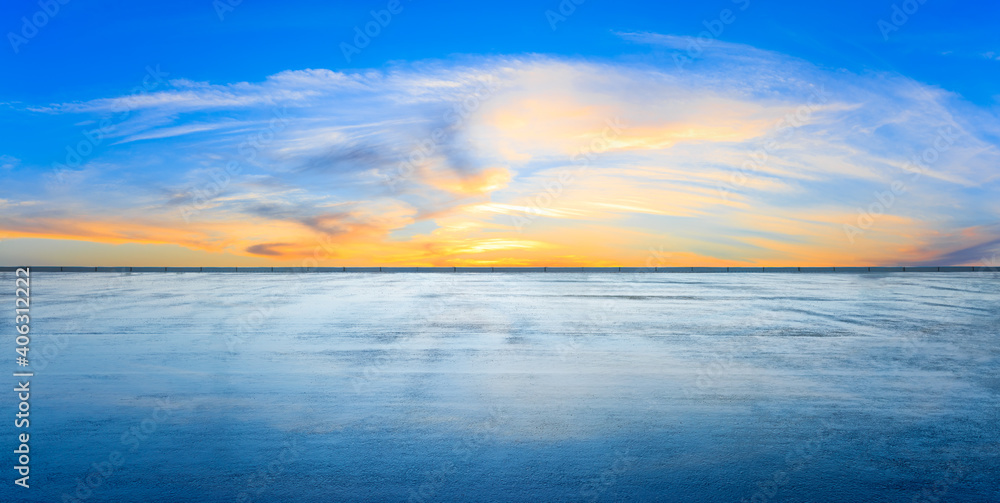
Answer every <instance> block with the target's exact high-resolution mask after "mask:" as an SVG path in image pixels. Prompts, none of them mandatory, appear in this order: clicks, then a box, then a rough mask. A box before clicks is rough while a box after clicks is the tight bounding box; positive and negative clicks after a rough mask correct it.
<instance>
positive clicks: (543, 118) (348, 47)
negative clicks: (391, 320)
mask: <svg viewBox="0 0 1000 503" xmlns="http://www.w3.org/2000/svg"><path fill="white" fill-rule="evenodd" d="M64 2H65V3H64ZM10 4H12V5H7V6H5V7H4V11H3V16H0V30H2V32H3V33H4V34H5V35H6V36H5V45H4V46H3V47H2V48H0V69H2V72H3V77H4V78H3V79H0V131H2V133H3V134H2V135H0V210H2V211H0V264H2V265H99V266H122V265H125V266H128V265H131V266H142V265H158V266H226V265H229V266H232V265H236V266H242V265H245V266H250V265H258V266H260V265H265V266H266V265H282V266H298V265H305V266H312V265H320V266H341V265H345V266H365V265H385V266H394V265H412V266H441V265H454V266H476V265H509V266H519V265H524V266H531V265H534V266H538V265H548V266H614V265H621V266H651V265H658V266H721V265H730V266H747V265H759V266H789V265H791V266H796V265H797V266H829V265H845V266H847V265H993V266H997V265H1000V262H998V261H1000V258H998V256H997V254H998V252H1000V218H998V217H1000V197H998V195H1000V150H998V146H1000V30H997V29H996V27H997V26H1000V4H995V3H992V2H989V3H988V2H961V1H958V2H943V1H940V0H924V1H922V2H921V1H920V0H907V1H904V2H900V1H895V2H894V1H884V2H880V1H871V0H867V1H864V2H861V1H845V2H836V3H833V2H822V3H813V2H790V1H788V2H785V1H772V2H761V1H760V0H724V1H723V0H718V1H714V2H683V3H682V2H631V1H617V2H608V1H605V0H582V1H581V0H562V1H541V2H516V1H513V2H502V3H496V2H433V3H432V2H421V1H419V0H418V1H412V0H392V1H385V0H378V1H353V2H349V3H348V2H319V1H315V2H314V1H300V2H276V1H263V0H215V1H212V0H200V1H185V0H178V1H171V2H124V3H123V2H110V1H100V0H93V1H88V2H83V1H74V0H50V3H46V1H45V0H43V1H42V2H38V1H15V2H11V3H10Z"/></svg>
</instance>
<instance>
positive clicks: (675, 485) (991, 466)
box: [0, 273, 1000, 502]
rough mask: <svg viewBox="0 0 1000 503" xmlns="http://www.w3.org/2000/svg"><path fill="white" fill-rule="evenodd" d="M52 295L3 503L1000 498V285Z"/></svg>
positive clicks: (37, 296)
mask: <svg viewBox="0 0 1000 503" xmlns="http://www.w3.org/2000/svg"><path fill="white" fill-rule="evenodd" d="M0 284H6V285H9V286H10V288H9V290H10V293H9V295H10V298H13V290H14V286H13V285H14V280H13V275H12V274H10V273H0ZM31 286H32V290H31V294H32V314H33V317H32V323H33V326H32V331H33V335H34V338H33V340H32V346H31V347H32V350H31V356H32V357H33V358H32V363H33V366H34V367H35V368H34V370H35V371H36V372H37V375H36V376H35V377H34V378H33V379H32V384H31V385H32V396H31V406H32V408H31V418H32V425H31V428H30V432H31V435H32V443H31V452H32V472H31V482H32V486H33V487H32V489H30V490H28V491H25V490H23V489H21V488H18V487H15V486H13V484H12V482H11V481H12V480H13V478H14V477H13V475H14V474H15V473H16V472H14V471H13V470H10V469H6V470H5V471H6V472H8V473H7V478H8V479H10V480H8V481H5V482H4V484H3V486H0V487H2V488H0V500H3V501H45V502H54V501H72V500H64V499H63V495H64V494H65V495H68V496H71V497H74V498H77V500H79V501H163V502H167V501H169V502H189V501H190V502H194V501H209V502H216V501H219V502H222V501H261V502H286V501H287V502H306V501H324V502H325V501H525V502H527V501H742V500H746V501H755V502H764V501H815V502H819V501H913V500H914V498H917V500H918V501H920V498H924V501H935V500H934V499H933V498H939V499H940V500H941V501H1000V414H998V412H1000V278H998V276H997V275H995V274H989V273H951V274H933V273H931V274H919V273H907V274H895V275H894V274H871V275H823V274H811V275H797V274H753V275H740V274H720V275H713V274H697V275H694V274H590V275H588V274H558V275H554V274H507V275H504V274H483V275H479V274H448V275H434V274H423V275H412V274H383V275H373V274H337V275H305V276H302V277H297V276H293V275H282V274H208V273H201V274H198V273H194V274H169V273H150V274H142V273H140V274H130V275H120V274H116V273H106V274H105V273H102V274H96V273H90V274H74V273H48V274H45V273H37V274H36V275H35V276H34V277H33V278H32V285H31ZM11 316H13V314H12V313H11ZM11 321H13V320H11ZM5 326H6V327H8V328H5V329H4V333H5V334H9V336H5V338H4V339H5V340H7V341H8V342H7V345H8V346H9V348H8V349H9V351H10V355H11V356H10V358H11V364H10V367H11V368H13V357H14V356H16V355H15V354H14V353H13V349H14V343H13V330H12V329H11V328H10V327H11V326H12V325H11V324H6V325H5ZM8 381H9V382H13V381H14V378H12V377H8ZM15 398H16V397H14V395H13V393H11V392H7V393H4V394H3V402H2V403H3V404H4V405H3V410H5V411H8V412H5V414H9V415H10V416H13V414H14V412H15V407H16V406H15V405H14V401H15ZM12 426H13V424H12V421H10V420H6V419H5V420H4V421H3V423H2V426H0V434H2V435H3V437H2V438H3V444H2V445H3V446H4V447H5V450H8V449H6V447H12V448H13V447H16V444H15V443H14V439H15V436H16V433H15V430H14V429H13V428H12ZM8 452H9V450H8ZM116 453H117V456H116ZM7 456H8V457H7V458H4V460H3V463H2V464H3V465H4V466H11V465H12V464H13V461H14V456H13V455H12V454H8V455H7ZM119 456H120V457H119ZM109 459H110V460H111V461H109ZM112 462H117V463H116V465H117V466H115V465H113V464H112ZM101 472H103V473H101ZM88 478H89V482H90V486H91V487H88V486H87V485H86V484H87V481H88ZM81 484H82V485H81Z"/></svg>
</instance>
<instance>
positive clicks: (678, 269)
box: [0, 266, 1000, 274]
mask: <svg viewBox="0 0 1000 503" xmlns="http://www.w3.org/2000/svg"><path fill="white" fill-rule="evenodd" d="M20 267H31V271H32V272H118V273H122V272H173V273H180V272H215V273H231V272H242V273H250V272H258V273H307V272H312V273H333V272H346V273H359V272H363V273H447V272H478V273H725V272H728V273H740V272H747V273H752V272H757V273H854V274H862V273H864V274H867V273H895V272H997V271H1000V268H997V267H989V266H898V267H882V266H871V267H500V266H497V267H312V268H306V267H81V266H0V272H14V271H15V270H16V269H18V268H20Z"/></svg>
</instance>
